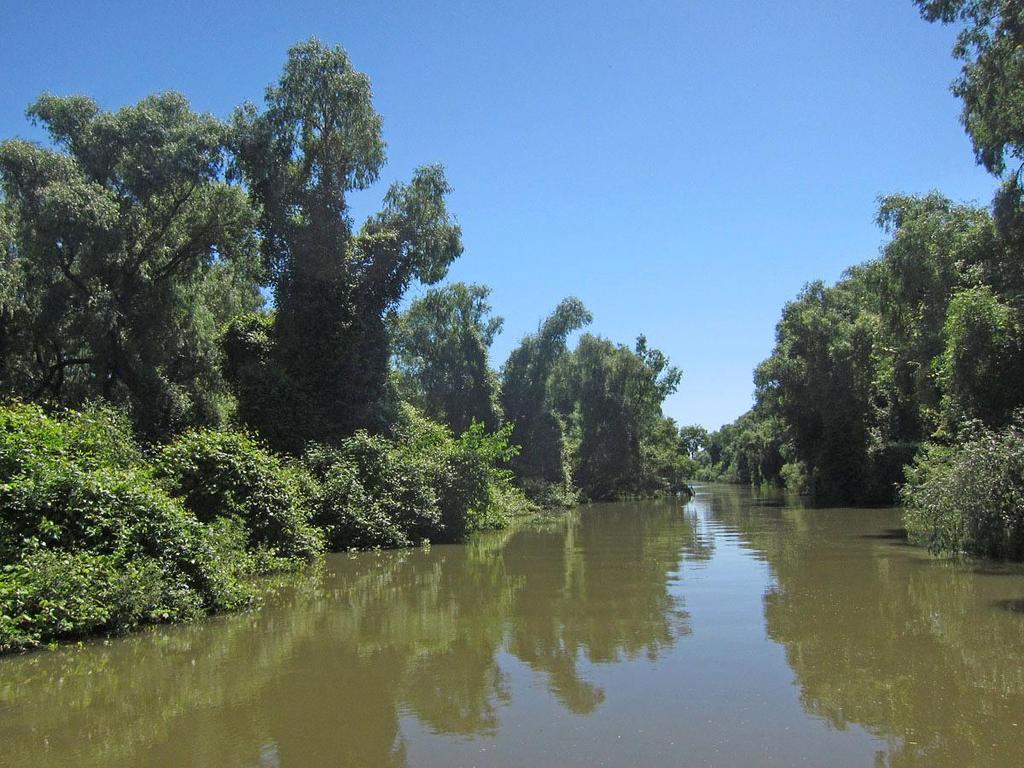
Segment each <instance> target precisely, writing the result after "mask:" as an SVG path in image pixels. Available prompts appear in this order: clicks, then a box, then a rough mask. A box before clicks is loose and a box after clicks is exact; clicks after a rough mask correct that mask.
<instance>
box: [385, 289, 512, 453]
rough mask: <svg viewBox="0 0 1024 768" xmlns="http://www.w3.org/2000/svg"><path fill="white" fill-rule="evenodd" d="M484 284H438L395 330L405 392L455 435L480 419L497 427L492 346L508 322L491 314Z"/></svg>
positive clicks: (490, 427) (398, 320) (402, 317)
mask: <svg viewBox="0 0 1024 768" xmlns="http://www.w3.org/2000/svg"><path fill="white" fill-rule="evenodd" d="M490 293H491V289H490V288H487V287H486V286H482V285H466V284H465V283H454V284H452V285H447V286H445V287H443V288H435V289H431V290H429V291H427V293H426V294H425V295H424V296H423V297H422V298H419V299H416V300H415V301H413V302H412V304H410V306H409V308H408V309H407V310H406V311H405V312H403V313H402V314H401V315H400V316H398V317H397V318H396V321H395V323H394V329H393V338H394V353H395V360H396V363H397V373H398V377H399V380H400V382H402V386H400V393H401V394H402V395H403V398H404V399H407V400H409V401H411V402H413V403H415V404H417V405H419V406H420V407H421V408H422V409H423V410H424V412H425V413H426V414H427V415H428V416H429V417H430V418H432V419H435V420H437V421H441V422H443V423H445V424H447V425H448V426H449V427H451V428H452V430H453V431H454V432H455V434H462V433H463V432H465V431H466V430H467V429H468V428H469V426H470V424H472V423H473V422H474V421H478V422H480V423H481V424H483V425H484V426H485V427H486V428H487V429H488V430H492V431H493V430H495V429H497V428H498V426H499V423H500V421H501V405H500V403H499V401H498V396H499V393H498V388H499V386H498V379H497V376H496V375H495V373H494V371H492V370H491V367H490V360H489V357H488V350H489V348H490V346H491V343H492V342H493V341H494V337H495V336H496V335H497V334H498V332H499V331H500V330H501V326H502V323H503V320H502V319H501V318H500V317H491V316H490V313H491V305H490V304H488V303H487V297H488V296H489V295H490Z"/></svg>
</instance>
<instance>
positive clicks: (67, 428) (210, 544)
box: [0, 404, 253, 652]
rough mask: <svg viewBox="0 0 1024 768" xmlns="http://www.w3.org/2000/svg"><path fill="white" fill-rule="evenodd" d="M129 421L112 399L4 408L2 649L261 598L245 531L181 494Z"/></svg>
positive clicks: (0, 446) (0, 425)
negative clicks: (108, 404)
mask: <svg viewBox="0 0 1024 768" xmlns="http://www.w3.org/2000/svg"><path fill="white" fill-rule="evenodd" d="M126 430H127V427H126V425H125V422H124V421H123V420H122V419H121V417H119V416H118V415H117V414H114V413H111V412H109V411H105V410H93V411H87V412H83V413H77V414H76V413H66V414H61V415H59V416H53V415H48V414H47V413H45V412H44V411H43V410H42V409H41V408H39V407H37V406H33V405H21V404H15V405H11V406H7V407H4V408H2V409H0V510H2V511H3V513H2V515H0V652H2V651H9V650H14V649H19V648H29V647H33V646H37V645H39V644H42V643H47V642H51V641H54V640H61V639H71V638H76V637H82V636H85V635H87V634H93V633H96V632H107V633H115V632H124V631H128V630H130V629H133V628H135V627H137V626H138V625H139V624H143V623H147V622H155V621H183V620H187V619H192V618H196V617H198V616H201V615H204V614H207V613H213V612H217V611H223V610H229V609H234V608H238V607H240V606H243V605H246V604H248V603H249V602H250V601H251V599H252V594H251V591H250V589H249V588H248V587H247V586H246V585H245V581H244V580H245V578H246V577H248V576H249V575H251V573H252V571H253V561H252V558H251V557H250V556H249V555H248V553H247V552H246V551H245V546H244V545H245V538H244V536H242V535H240V531H239V530H238V529H237V528H234V527H232V526H231V525H230V524H221V525H214V526H204V525H203V524H202V523H200V522H199V520H197V519H196V517H195V516H194V515H192V514H191V513H189V512H188V511H187V510H185V509H184V508H183V507H182V506H181V504H180V503H178V502H177V501H175V500H173V499H171V498H170V497H169V496H168V495H167V493H166V492H165V491H164V489H163V488H161V487H160V485H159V484H158V483H157V482H156V481H155V480H154V478H153V477H152V476H151V474H150V472H149V471H148V469H147V468H146V467H145V466H144V465H141V464H136V462H138V461H139V460H140V455H141V454H140V453H139V451H138V449H137V447H135V444H134V442H133V441H132V440H131V437H130V434H129V433H128V432H127V431H126Z"/></svg>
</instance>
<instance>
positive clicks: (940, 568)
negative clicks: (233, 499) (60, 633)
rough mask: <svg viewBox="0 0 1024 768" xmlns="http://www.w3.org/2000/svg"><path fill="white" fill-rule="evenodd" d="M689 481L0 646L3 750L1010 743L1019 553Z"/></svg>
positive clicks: (403, 750)
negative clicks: (150, 614)
mask: <svg viewBox="0 0 1024 768" xmlns="http://www.w3.org/2000/svg"><path fill="white" fill-rule="evenodd" d="M697 491H698V492H697V495H696V497H695V498H694V499H693V500H692V501H690V502H689V503H688V504H683V503H681V502H670V501H658V502H636V503H622V504H604V505H594V506H589V507H581V508H579V509H577V510H573V511H572V512H570V513H568V514H564V515H559V516H555V517H552V518H550V519H545V520H541V521H536V522H531V523H524V524H520V525H518V526H516V527H514V528H513V529H512V530H508V531H503V532H500V533H496V534H488V535H484V536H481V537H479V538H478V539H476V540H474V541H473V542H472V543H470V544H469V545H466V546H443V547H442V546H436V547H433V548H431V549H424V550H415V551H406V552H391V553H382V554H373V553H370V554H360V555H343V554H339V555H331V556H329V557H328V558H327V561H326V564H325V566H324V568H323V569H322V571H319V572H317V573H315V574H313V575H310V576H308V577H306V578H304V579H301V580H299V581H298V583H295V582H292V583H287V584H281V585H277V586H276V587H275V588H273V589H272V590H271V591H270V593H269V594H268V596H267V599H266V602H265V605H264V606H263V608H261V609H260V610H257V611H253V612H250V613H247V614H242V615H236V616H229V617H223V618H218V619H215V620H212V621H208V622H204V623H201V624H196V625H190V626H181V627H161V628H157V629H155V630H151V631H147V632H143V633H140V634H138V635H135V636H132V637H129V638H125V639H120V640H113V641H107V642H98V643H92V644H87V645H85V646H83V647H77V648H70V647H69V648H62V649H60V650H58V651H44V652H40V653H34V654H29V655H26V656H19V657H8V658H3V659H0V766H3V767H4V768H8V767H14V766H19V767H20V766H31V767H32V768H35V767H37V766H39V767H43V766H75V767H76V768H79V767H83V768H89V767H91V766H105V767H106V766H161V767H162V766H168V767H169V766H175V768H179V767H180V766H209V767H210V768H232V767H234V766H253V767H262V768H271V767H276V766H282V767H286V768H295V767H297V766H303V767H305V766H410V767H412V768H419V767H420V766H427V767H430V766H438V767H443V768H455V767H456V766H467V767H468V766H480V767H481V768H483V767H484V766H530V767H535V766H559V767H561V766H588V767H589V766H622V767H624V768H626V767H631V766H725V767H727V768H732V767H733V766H737V767H739V766H792V765H801V766H829V767H830V768H832V767H834V766H905V765H913V766H935V767H938V768H941V767H943V766H1007V767H1008V768H1011V767H1013V766H1021V765H1024V569H1021V568H1019V567H1008V566H999V565H995V564H988V563H954V562H950V561H945V560H938V559H934V558H931V557H930V556H929V555H927V553H924V552H922V551H920V550H918V549H916V548H913V547H910V546H908V545H907V544H906V543H905V542H904V541H903V539H902V536H901V534H900V530H899V525H900V519H899V512H898V511H897V510H891V509H879V510H863V509H862V510H846V509H809V508H805V507H804V506H802V505H801V504H800V502H799V500H798V499H793V498H790V499H786V498H783V497H780V496H757V495H754V494H752V493H751V492H750V491H748V490H746V489H744V488H738V487H733V486H718V485H715V486H703V487H699V488H698V489H697Z"/></svg>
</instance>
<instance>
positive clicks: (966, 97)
mask: <svg viewBox="0 0 1024 768" xmlns="http://www.w3.org/2000/svg"><path fill="white" fill-rule="evenodd" d="M914 2H915V3H916V4H917V6H918V8H919V9H920V10H921V15H922V16H923V17H924V18H925V19H927V20H928V21H941V22H945V23H947V24H949V23H954V22H959V23H963V24H964V25H965V26H964V28H963V29H962V30H961V32H960V33H959V35H958V36H957V41H956V45H955V46H954V48H953V54H954V55H955V56H956V57H957V58H958V59H960V60H962V61H963V62H964V66H963V69H962V70H961V73H960V77H959V78H958V79H957V80H956V82H955V83H954V84H953V93H954V94H955V95H957V96H958V97H960V98H961V99H962V100H963V105H964V106H963V112H962V114H961V120H962V121H963V124H964V127H965V128H966V129H967V132H968V133H969V134H970V136H971V141H972V142H973V143H974V154H975V157H976V158H977V160H978V162H979V163H981V164H982V165H984V166H985V168H986V169H987V170H988V171H989V172H990V173H993V174H996V175H1002V174H1003V172H1004V171H1005V170H1006V164H1007V160H1008V159H1009V158H1013V160H1015V161H1018V162H1024V57H1021V55H1020V49H1021V46H1022V45H1024V2H1022V1H1021V0H914ZM1018 173H1019V170H1018Z"/></svg>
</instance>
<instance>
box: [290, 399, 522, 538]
mask: <svg viewBox="0 0 1024 768" xmlns="http://www.w3.org/2000/svg"><path fill="white" fill-rule="evenodd" d="M512 452H513V449H511V448H510V447H509V445H508V430H507V429H505V430H499V431H498V432H495V433H488V432H487V431H486V430H485V429H484V427H483V426H482V425H480V424H474V425H473V426H471V427H470V428H469V429H468V430H466V432H465V433H464V434H463V435H462V436H461V437H459V438H458V439H456V438H455V437H453V436H452V433H451V431H450V430H449V429H448V428H447V427H445V426H444V425H441V424H438V423H437V422H434V421H431V420H430V419H428V418H427V417H425V416H424V415H423V414H422V413H420V412H419V411H418V410H416V409H415V408H413V407H412V406H409V405H403V406H402V408H401V410H400V415H399V419H398V423H397V424H396V426H395V430H394V435H393V439H387V438H385V437H382V436H377V435H369V434H367V433H365V432H358V433H356V434H355V435H353V436H352V437H351V438H349V439H348V440H346V441H344V442H343V443H342V444H341V446H339V447H338V448H335V449H332V448H325V447H322V446H321V447H315V448H312V449H311V450H309V451H308V452H307V454H306V457H305V462H306V466H308V467H309V469H310V470H311V471H312V472H313V473H314V474H315V475H316V476H317V477H319V478H320V479H321V482H322V487H321V491H320V494H319V496H318V499H317V503H316V509H317V511H316V514H315V523H316V524H317V525H318V526H320V527H322V528H323V529H324V532H325V534H326V537H327V541H328V545H329V546H330V547H331V548H332V549H364V548H378V547H379V548H385V547H403V546H410V545H413V544H417V543H421V542H423V541H426V540H429V541H432V542H449V541H461V540H463V539H464V538H465V537H466V536H467V535H468V534H469V533H471V532H473V531H477V530H482V529H484V528H496V527H501V526H502V525H504V524H505V521H506V519H507V517H508V516H509V515H510V514H518V513H521V512H523V511H525V510H527V509H529V508H532V505H531V504H530V503H529V502H528V501H527V500H526V498H525V496H524V495H523V494H522V493H521V492H520V491H519V490H518V489H516V488H515V487H514V486H513V485H512V482H511V473H509V472H507V471H504V470H501V469H499V468H498V467H499V465H500V464H501V463H502V462H506V461H508V459H509V458H510V457H511V455H512Z"/></svg>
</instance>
